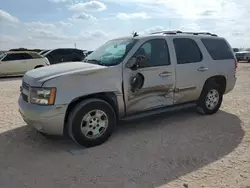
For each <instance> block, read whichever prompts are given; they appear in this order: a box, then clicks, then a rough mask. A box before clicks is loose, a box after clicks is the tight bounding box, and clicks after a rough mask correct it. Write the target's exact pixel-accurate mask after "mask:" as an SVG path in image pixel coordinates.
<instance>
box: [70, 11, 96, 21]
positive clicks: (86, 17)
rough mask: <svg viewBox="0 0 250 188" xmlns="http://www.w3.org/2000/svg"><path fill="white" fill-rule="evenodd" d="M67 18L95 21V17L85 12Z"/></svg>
mask: <svg viewBox="0 0 250 188" xmlns="http://www.w3.org/2000/svg"><path fill="white" fill-rule="evenodd" d="M69 20H71V21H72V20H90V21H96V20H97V19H96V17H94V16H92V15H90V14H86V13H85V12H82V13H80V14H74V15H73V16H72V18H70V19H69Z"/></svg>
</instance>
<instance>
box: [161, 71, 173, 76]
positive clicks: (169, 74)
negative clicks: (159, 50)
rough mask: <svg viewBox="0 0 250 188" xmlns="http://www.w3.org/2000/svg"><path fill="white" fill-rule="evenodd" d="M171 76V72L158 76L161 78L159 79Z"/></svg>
mask: <svg viewBox="0 0 250 188" xmlns="http://www.w3.org/2000/svg"><path fill="white" fill-rule="evenodd" d="M171 75H172V74H171V72H162V73H160V74H159V76H161V77H167V76H171Z"/></svg>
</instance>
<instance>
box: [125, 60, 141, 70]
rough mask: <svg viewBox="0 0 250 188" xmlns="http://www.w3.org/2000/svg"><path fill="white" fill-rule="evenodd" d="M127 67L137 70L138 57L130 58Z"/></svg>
mask: <svg viewBox="0 0 250 188" xmlns="http://www.w3.org/2000/svg"><path fill="white" fill-rule="evenodd" d="M126 67H127V68H129V69H131V70H136V69H137V68H138V64H137V62H136V58H134V57H132V58H131V59H130V60H128V62H127V64H126Z"/></svg>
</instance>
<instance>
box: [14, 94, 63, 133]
mask: <svg viewBox="0 0 250 188" xmlns="http://www.w3.org/2000/svg"><path fill="white" fill-rule="evenodd" d="M18 105H19V112H20V114H21V116H22V118H23V120H24V121H25V122H26V123H27V124H28V125H31V126H33V127H35V128H36V129H37V130H38V131H40V132H44V133H46V134H50V135H63V128H64V118H65V114H66V109H67V105H53V106H42V105H36V104H30V103H27V102H25V101H24V100H23V99H22V97H21V96H19V99H18Z"/></svg>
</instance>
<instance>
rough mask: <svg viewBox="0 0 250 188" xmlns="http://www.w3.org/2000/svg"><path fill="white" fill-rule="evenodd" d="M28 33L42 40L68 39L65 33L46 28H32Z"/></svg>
mask: <svg viewBox="0 0 250 188" xmlns="http://www.w3.org/2000/svg"><path fill="white" fill-rule="evenodd" d="M28 34H29V36H30V37H31V38H34V39H42V40H64V39H67V37H66V36H65V35H63V34H62V33H60V32H59V31H57V32H54V31H50V30H46V29H37V28H31V29H29V30H28Z"/></svg>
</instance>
